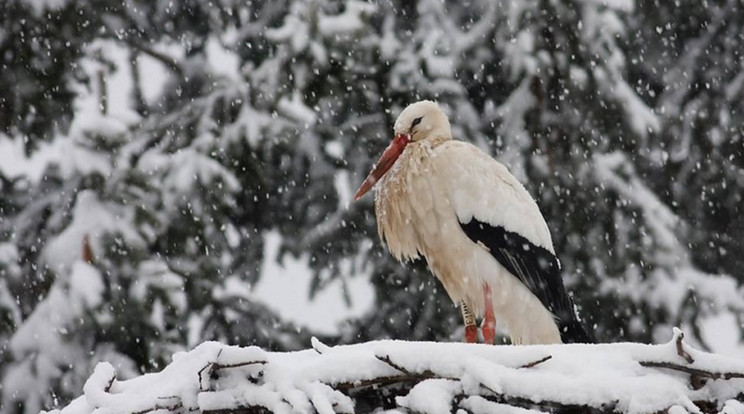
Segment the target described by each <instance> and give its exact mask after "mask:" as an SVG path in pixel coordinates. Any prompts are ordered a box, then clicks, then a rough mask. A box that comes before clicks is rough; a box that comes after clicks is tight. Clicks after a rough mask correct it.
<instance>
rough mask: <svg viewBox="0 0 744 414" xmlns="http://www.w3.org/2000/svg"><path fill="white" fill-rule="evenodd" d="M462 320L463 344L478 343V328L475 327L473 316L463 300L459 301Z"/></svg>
mask: <svg viewBox="0 0 744 414" xmlns="http://www.w3.org/2000/svg"><path fill="white" fill-rule="evenodd" d="M460 310H461V311H462V320H463V322H465V342H467V343H471V344H474V343H476V342H478V326H476V325H475V315H473V311H471V310H470V307H469V306H468V305H467V304H466V303H465V301H464V300H462V301H460Z"/></svg>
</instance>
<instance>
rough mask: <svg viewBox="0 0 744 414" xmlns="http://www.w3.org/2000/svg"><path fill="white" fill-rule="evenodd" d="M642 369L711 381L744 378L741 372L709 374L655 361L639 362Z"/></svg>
mask: <svg viewBox="0 0 744 414" xmlns="http://www.w3.org/2000/svg"><path fill="white" fill-rule="evenodd" d="M639 364H641V365H642V366H644V367H649V368H667V369H673V370H676V371H682V372H686V373H688V374H690V375H697V376H699V377H702V378H709V379H712V380H717V379H723V380H729V379H731V378H744V373H741V372H711V371H706V370H704V369H699V368H690V367H688V366H684V365H679V364H675V363H674V362H657V361H640V362H639Z"/></svg>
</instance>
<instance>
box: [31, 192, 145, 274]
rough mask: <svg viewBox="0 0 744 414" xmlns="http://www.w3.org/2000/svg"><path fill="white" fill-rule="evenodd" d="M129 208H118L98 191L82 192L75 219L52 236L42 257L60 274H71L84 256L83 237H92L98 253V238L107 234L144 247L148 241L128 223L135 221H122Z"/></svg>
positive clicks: (74, 215) (128, 213)
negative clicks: (76, 263)
mask: <svg viewBox="0 0 744 414" xmlns="http://www.w3.org/2000/svg"><path fill="white" fill-rule="evenodd" d="M130 214H133V213H132V211H129V210H118V209H117V208H116V207H115V206H114V205H110V204H107V203H104V202H102V201H101V200H99V199H98V196H97V195H96V193H95V192H93V191H91V190H85V191H81V192H80V193H79V194H78V196H77V200H76V201H75V207H74V208H73V212H72V222H71V223H70V224H69V225H68V226H67V227H66V228H65V230H63V231H62V232H61V233H59V234H58V235H57V236H55V237H53V238H51V239H50V240H49V241H48V242H47V244H46V245H45V246H44V248H43V250H42V256H43V257H44V260H45V262H46V263H47V264H48V265H49V267H50V268H52V269H54V270H55V271H56V272H57V273H58V274H64V273H67V270H68V269H70V267H71V266H72V264H73V263H74V262H75V261H76V260H79V259H80V258H81V255H82V248H83V239H84V238H85V237H86V236H88V237H90V243H91V247H92V248H93V251H94V253H95V251H96V250H98V251H100V248H98V237H99V236H101V235H103V234H118V235H120V236H121V237H123V238H124V239H125V240H126V241H127V242H128V243H131V245H132V246H141V245H143V243H144V241H143V240H142V238H141V237H140V236H139V234H138V233H137V232H136V230H135V229H133V228H132V227H130V226H129V225H127V223H131V220H122V219H121V218H122V217H123V216H125V215H130Z"/></svg>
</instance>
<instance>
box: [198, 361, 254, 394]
mask: <svg viewBox="0 0 744 414" xmlns="http://www.w3.org/2000/svg"><path fill="white" fill-rule="evenodd" d="M217 356H219V354H217ZM267 363H268V361H264V360H257V361H246V362H238V363H236V364H218V363H216V362H211V363H209V364H207V365H205V366H204V367H203V368H202V369H200V370H199V372H198V373H197V375H198V376H199V391H205V389H204V387H203V386H202V384H204V377H203V374H204V371H207V372H208V374H207V375H208V376H209V375H212V373H213V372H214V371H217V370H220V369H223V368H239V367H245V366H248V365H266V364H267Z"/></svg>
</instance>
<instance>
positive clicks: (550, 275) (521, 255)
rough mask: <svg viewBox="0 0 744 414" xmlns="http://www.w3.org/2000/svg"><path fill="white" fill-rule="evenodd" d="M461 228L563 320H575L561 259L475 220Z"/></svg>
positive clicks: (511, 233)
mask: <svg viewBox="0 0 744 414" xmlns="http://www.w3.org/2000/svg"><path fill="white" fill-rule="evenodd" d="M460 227H462V230H463V231H464V232H465V234H466V235H467V236H468V238H470V240H472V241H474V242H475V243H479V244H481V245H482V246H484V247H485V248H486V249H488V251H489V252H490V253H491V256H493V257H494V258H495V259H496V260H497V261H498V262H499V263H500V264H501V265H502V266H504V268H506V270H508V271H509V273H511V274H513V275H514V276H516V277H517V278H518V279H519V280H520V281H521V282H522V283H524V285H525V286H527V288H528V289H529V290H530V292H532V293H533V294H534V295H535V296H537V298H538V299H540V302H541V303H542V304H543V306H545V308H547V309H548V310H549V311H550V312H551V313H553V315H555V316H556V317H557V318H558V319H559V320H563V321H568V320H573V319H574V317H573V306H572V305H571V300H570V298H569V297H568V293H567V292H566V288H565V287H564V286H563V279H562V278H561V265H560V263H559V261H558V258H557V257H556V256H555V255H554V254H553V253H551V252H550V251H548V250H547V249H545V248H544V247H540V246H537V245H535V244H534V243H532V242H530V241H529V240H527V239H526V238H524V237H522V236H520V235H519V234H517V233H514V232H511V231H507V230H505V229H504V228H503V227H501V226H492V225H490V224H487V223H484V222H482V221H478V220H477V219H475V218H473V219H472V220H470V221H469V222H468V223H462V222H461V223H460Z"/></svg>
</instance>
